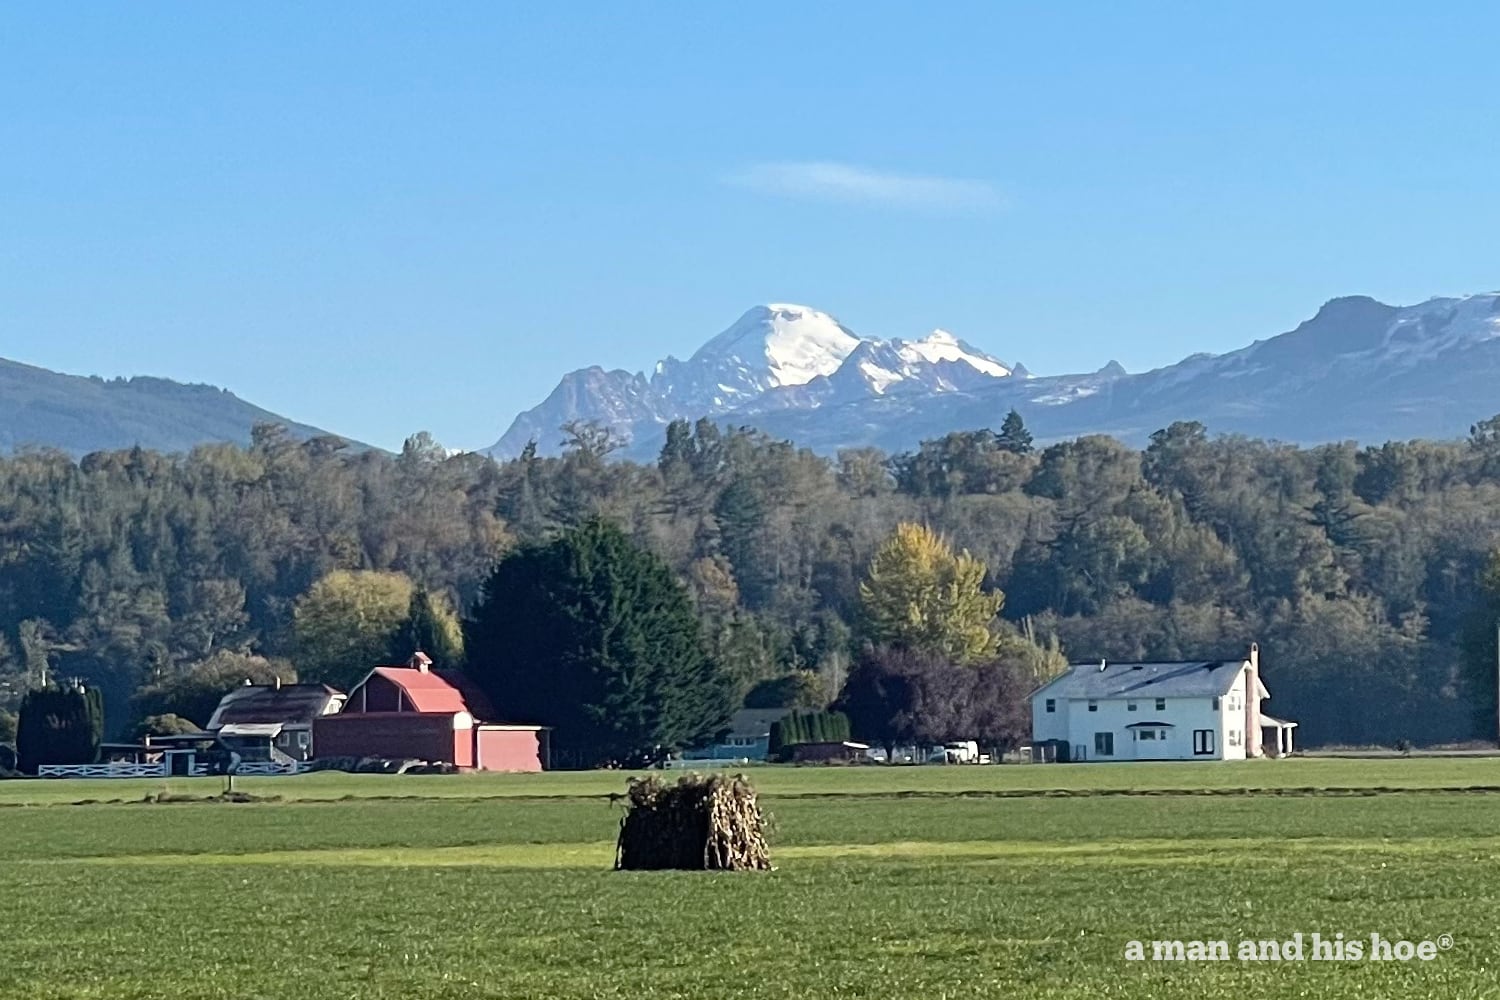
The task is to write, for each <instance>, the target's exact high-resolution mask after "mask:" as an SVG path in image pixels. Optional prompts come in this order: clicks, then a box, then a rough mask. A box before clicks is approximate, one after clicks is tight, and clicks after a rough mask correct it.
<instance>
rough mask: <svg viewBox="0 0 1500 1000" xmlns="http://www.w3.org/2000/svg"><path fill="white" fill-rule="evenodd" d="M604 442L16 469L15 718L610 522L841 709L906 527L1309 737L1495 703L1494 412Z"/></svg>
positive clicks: (1464, 721)
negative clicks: (495, 455)
mask: <svg viewBox="0 0 1500 1000" xmlns="http://www.w3.org/2000/svg"><path fill="white" fill-rule="evenodd" d="M604 440H605V439H604V438H602V437H598V436H591V435H586V434H585V435H579V436H578V437H577V439H576V440H575V441H574V442H573V445H572V446H571V447H570V448H569V449H568V450H567V451H566V452H565V454H563V455H562V456H560V457H556V458H539V457H537V456H536V455H534V454H530V453H528V454H525V455H523V456H522V457H520V458H518V459H516V460H513V461H510V462H507V463H504V464H497V463H495V462H493V461H491V460H490V459H488V458H484V457H481V456H476V455H459V456H453V457H450V456H448V455H447V454H446V452H445V451H444V450H443V449H442V448H440V447H438V446H437V445H436V444H435V443H433V442H432V441H431V440H430V439H428V438H426V437H425V436H419V437H418V438H414V439H413V440H412V441H411V442H409V443H408V447H407V448H406V449H405V450H404V451H403V453H402V454H401V455H399V456H392V455H386V454H383V453H379V452H372V451H365V452H357V451H355V450H353V449H350V448H347V447H340V446H339V444H338V442H336V441H333V440H330V439H327V438H320V439H314V440H311V441H307V442H301V441H298V440H296V439H294V438H292V437H290V436H287V435H285V434H280V433H275V432H273V431H270V430H264V429H263V430H261V431H260V432H259V433H257V435H256V438H255V441H254V442H253V443H252V444H251V445H250V446H248V447H236V446H229V445H219V446H209V447H202V448H198V449H195V450H193V451H191V452H189V453H187V454H184V455H181V456H175V457H164V456H162V455H160V454H156V453H154V452H150V451H142V450H131V451H119V452H104V453H96V454H91V455H88V456H86V457H84V458H83V459H81V460H73V459H70V458H68V457H66V456H65V455H62V454H60V453H55V452H53V453H25V454H20V455H17V456H15V457H12V458H8V459H4V460H0V635H3V637H4V641H3V643H0V679H3V684H4V685H5V688H6V690H7V691H8V694H6V695H5V699H6V703H5V704H4V705H3V706H0V707H4V708H9V709H13V707H14V700H15V696H16V693H17V692H19V691H20V690H21V689H22V688H23V687H24V686H25V685H27V684H28V683H34V682H35V681H36V679H37V678H38V676H39V675H40V672H41V671H42V670H43V669H46V670H47V671H48V672H49V673H50V675H51V676H54V677H57V676H69V675H72V676H80V677H84V678H87V679H90V680H91V681H93V682H95V683H97V684H99V685H101V686H103V687H104V688H105V690H106V694H107V700H108V705H109V709H108V711H109V724H110V728H111V730H113V731H119V730H120V729H123V728H125V727H126V725H127V723H128V722H129V713H130V712H131V711H133V710H134V709H133V708H132V704H131V702H130V701H129V696H130V695H131V693H132V692H133V691H135V689H136V688H137V687H139V686H141V685H144V684H149V683H153V682H156V683H159V682H161V681H162V680H164V679H170V678H172V677H174V676H176V675H179V674H181V673H182V672H184V671H187V670H189V669H191V668H192V667H193V666H194V665H195V664H197V663H199V662H201V661H203V660H205V659H206V658H209V657H212V656H214V655H216V654H217V655H223V654H225V653H229V654H235V655H238V654H244V653H253V654H263V655H266V656H273V657H290V658H292V660H293V661H294V662H295V661H296V659H297V655H298V651H297V649H296V648H295V647H294V646H293V643H292V638H291V636H292V631H291V621H292V617H291V616H292V610H293V606H294V602H295V601H296V599H297V598H298V596H299V595H301V594H303V593H304V592H305V591H307V589H308V588H309V587H310V586H312V585H313V583H314V582H315V581H317V580H319V579H320V578H322V577H324V576H325V574H328V573H329V572H330V571H332V570H335V569H340V568H344V569H380V570H393V571H398V572H399V573H403V574H406V575H407V576H408V577H410V578H412V579H413V580H415V581H416V582H418V583H420V584H422V585H424V586H425V587H426V588H428V589H430V590H432V591H434V592H446V593H447V594H448V595H449V596H450V597H451V598H452V599H453V600H454V601H455V602H456V603H457V604H458V605H459V606H460V607H469V606H472V603H473V602H474V600H475V597H476V594H477V590H478V588H479V585H480V582H481V580H482V579H484V577H485V574H486V573H487V571H488V570H489V568H490V567H491V566H492V565H493V562H494V560H495V559H496V558H497V557H498V556H499V555H500V554H501V553H503V552H504V551H506V550H507V548H509V547H510V546H513V545H515V544H516V543H517V542H518V541H519V540H523V539H529V538H537V537H540V536H543V535H545V534H547V533H548V532H550V531H553V530H555V529H556V528H557V527H558V526H560V525H566V524H572V523H577V522H579V521H581V520H582V519H583V518H585V517H587V516H589V515H592V514H596V513H597V514H601V515H604V516H606V517H609V518H612V519H614V520H616V521H617V522H619V523H620V524H621V525H623V526H624V527H625V528H626V530H627V531H628V532H629V533H630V534H631V535H632V536H634V537H635V538H636V539H637V540H639V541H640V542H642V543H644V544H646V545H647V546H649V547H650V548H651V549H653V550H655V551H656V552H657V553H659V554H660V555H661V556H662V557H664V558H665V559H666V560H667V562H668V563H669V564H670V566H671V567H672V568H673V569H674V570H675V571H676V572H677V573H678V574H679V575H680V577H681V578H682V579H683V580H684V581H686V583H687V584H688V586H689V588H690V590H691V592H692V594H693V596H694V599H695V601H696V603H697V607H698V609H699V613H700V614H701V615H702V617H703V619H704V622H705V624H706V626H707V630H708V635H709V644H710V646H711V651H712V653H713V655H714V656H715V657H717V658H718V659H719V661H720V662H721V663H723V664H724V665H725V666H726V668H727V669H729V670H730V671H731V672H732V673H733V675H734V676H735V678H736V680H737V682H738V683H739V685H740V688H741V690H745V689H748V688H749V686H750V685H751V684H752V683H754V682H757V681H759V680H762V679H770V678H775V677H778V676H781V675H796V676H800V677H802V678H803V679H804V680H806V679H808V677H809V676H811V677H814V678H816V680H817V681H818V682H819V684H820V686H821V690H822V691H823V692H824V694H825V696H827V697H831V696H832V694H833V693H834V692H836V691H837V689H838V686H839V684H840V683H841V681H842V676H843V671H844V670H845V669H846V667H847V664H848V662H849V660H848V655H847V654H848V650H849V647H850V635H851V626H853V625H854V624H855V609H856V607H857V604H858V600H859V596H858V592H859V583H860V580H861V577H862V576H863V574H864V572H865V569H866V567H867V565H868V563H869V560H870V558H871V555H872V553H873V552H874V551H875V549H876V547H877V545H878V544H879V543H880V542H881V541H882V540H883V539H884V538H886V536H887V535H888V534H889V533H890V532H891V531H892V530H893V528H894V527H895V526H896V525H897V524H898V523H900V522H903V521H916V522H926V523H927V524H929V525H931V526H932V527H934V528H936V529H938V530H940V531H941V532H942V533H944V534H945V535H946V536H947V537H948V539H949V540H950V541H951V542H952V543H953V544H954V546H955V547H960V548H966V549H968V550H970V551H971V552H972V553H973V554H974V555H975V556H977V557H979V558H980V559H982V560H983V561H984V562H985V564H986V565H987V566H988V584H989V585H990V586H993V587H998V588H1000V589H1002V590H1003V591H1004V592H1005V595H1006V597H1005V604H1004V608H1003V610H1002V615H1004V616H1006V617H1008V618H1009V619H1011V620H1012V621H1013V622H1016V623H1022V622H1023V621H1024V622H1027V623H1029V626H1030V628H1031V631H1032V633H1033V634H1034V635H1035V636H1036V637H1037V638H1038V639H1039V640H1040V641H1043V642H1046V641H1048V640H1049V639H1050V638H1051V637H1056V638H1057V639H1058V640H1060V641H1061V643H1062V645H1063V647H1064V649H1065V651H1066V653H1067V654H1068V655H1069V656H1070V657H1071V658H1073V659H1078V660H1095V659H1098V658H1101V657H1108V658H1111V659H1132V660H1140V659H1151V658H1185V657H1205V658H1207V657H1220V656H1233V655H1238V654H1239V653H1241V652H1242V651H1243V650H1244V649H1245V648H1246V647H1247V644H1248V643H1249V642H1250V641H1252V640H1256V641H1259V642H1260V643H1261V647H1262V650H1263V662H1264V674H1265V680H1266V683H1267V684H1268V686H1269V687H1270V689H1271V691H1272V693H1273V696H1274V697H1273V699H1272V701H1271V702H1270V703H1269V704H1268V706H1267V708H1268V710H1269V711H1271V712H1273V713H1274V714H1276V715H1278V716H1283V717H1288V718H1292V719H1296V720H1298V721H1300V722H1301V723H1302V729H1301V730H1300V731H1299V741H1300V742H1303V743H1304V744H1316V743H1329V742H1344V743H1366V742H1380V743H1386V744H1389V743H1392V742H1394V741H1396V740H1403V739H1405V740H1412V741H1434V740H1444V739H1458V738H1464V737H1468V736H1471V735H1474V734H1475V733H1476V729H1475V718H1476V715H1475V712H1474V711H1473V709H1472V708H1471V706H1480V705H1487V704H1491V703H1492V699H1493V697H1494V687H1493V684H1494V681H1493V673H1492V666H1491V665H1492V664H1493V662H1494V661H1493V655H1494V646H1493V641H1494V640H1493V634H1494V633H1493V624H1494V621H1495V615H1494V613H1493V612H1494V609H1495V607H1496V605H1497V598H1496V596H1495V589H1500V588H1496V587H1492V586H1488V585H1486V581H1484V580H1483V579H1482V577H1483V576H1484V570H1485V567H1486V564H1487V561H1488V560H1489V558H1490V554H1491V552H1492V550H1494V549H1495V547H1496V545H1497V544H1500V425H1497V424H1495V423H1490V424H1484V425H1480V427H1478V428H1477V429H1476V432H1475V433H1474V434H1473V435H1472V437H1471V438H1470V439H1469V440H1468V441H1465V442H1457V443H1451V444H1433V443H1424V442H1396V443H1390V444H1386V445H1381V446H1375V447H1364V448H1359V447H1355V446H1353V445H1328V446H1322V447H1316V448H1296V447H1290V446H1285V445H1279V444H1273V443H1268V442H1264V441H1258V440H1251V439H1245V438H1233V437H1213V436H1210V435H1209V434H1208V433H1206V432H1205V431H1204V429H1203V428H1202V427H1200V426H1198V425H1194V424H1176V425H1173V426H1171V427H1170V428H1167V429H1165V430H1163V431H1161V432H1159V433H1157V434H1156V435H1154V437H1153V439H1152V442H1151V444H1150V446H1149V447H1148V448H1146V449H1145V450H1144V451H1137V450H1133V449H1131V448H1128V447H1126V446H1124V445H1121V444H1119V443H1117V442H1116V441H1114V440H1111V439H1109V438H1103V437H1084V438H1079V439H1076V440H1071V441H1066V442H1062V443H1059V444H1056V445H1053V446H1050V447H1048V448H1046V449H1044V450H1040V451H1038V452H1032V451H1030V450H1029V447H1028V444H1027V441H1026V435H1025V432H1024V429H1023V428H1021V427H1019V426H1018V422H1016V423H1015V424H1013V425H1012V426H1009V427H1008V428H1007V430H1006V432H1005V433H1004V434H996V433H992V432H989V431H980V432H974V433H964V434H953V435H950V436H948V437H945V438H942V439H939V440H936V441H931V442H928V443H927V444H925V445H923V446H922V447H921V448H920V449H919V450H917V451H914V452H911V453H907V454H901V455H894V456H893V455H886V454H882V453H880V452H878V451H874V450H859V451H846V452H844V453H842V454H841V455H840V456H839V457H838V458H837V459H836V460H827V459H823V458H820V457H818V456H816V455H814V454H812V453H810V452H808V451H804V450H799V449H797V448H795V447H793V446H791V445H788V444H785V443H781V442H777V441H774V440H770V439H767V438H764V437H762V436H759V435H756V434H751V433H734V434H729V435H721V434H720V433H719V432H718V431H717V430H716V429H715V428H714V427H713V425H711V424H710V423H708V422H703V423H700V424H699V425H698V426H697V427H696V428H688V427H687V426H686V425H683V424H679V425H676V426H675V427H674V428H673V429H672V432H671V433H670V434H669V435H668V444H667V446H666V448H665V449H664V450H663V453H662V455H661V457H660V460H659V461H657V462H654V463H650V464H639V463H633V462H616V461H608V460H607V456H606V454H605V451H606V448H607V445H606V444H605V443H604ZM1496 582H1497V581H1496V580H1495V579H1494V578H1493V575H1492V578H1491V579H1490V580H1489V581H1488V583H1489V584H1495V583H1496ZM1466 638H1467V639H1469V640H1470V646H1469V647H1468V651H1469V655H1470V657H1471V660H1472V662H1474V663H1476V664H1479V665H1480V666H1479V667H1478V668H1477V669H1476V670H1475V672H1474V675H1473V677H1474V679H1473V683H1472V684H1471V683H1470V681H1469V678H1468V676H1467V675H1466V674H1465V672H1464V670H1463V664H1464V663H1465V662H1466V660H1465V645H1464V644H1465V641H1466ZM1486 643H1487V644H1488V645H1486ZM797 672H803V673H801V674H798V673H797ZM304 679H318V678H312V677H306V678H304ZM137 704H139V703H137ZM1486 735H1488V733H1486Z"/></svg>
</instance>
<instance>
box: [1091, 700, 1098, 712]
mask: <svg viewBox="0 0 1500 1000" xmlns="http://www.w3.org/2000/svg"><path fill="white" fill-rule="evenodd" d="M1089 711H1090V712H1097V711H1099V703H1098V702H1097V701H1091V702H1089Z"/></svg>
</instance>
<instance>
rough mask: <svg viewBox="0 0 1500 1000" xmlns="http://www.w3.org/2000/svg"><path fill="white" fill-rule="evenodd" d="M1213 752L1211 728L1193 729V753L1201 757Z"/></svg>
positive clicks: (1212, 732)
mask: <svg viewBox="0 0 1500 1000" xmlns="http://www.w3.org/2000/svg"><path fill="white" fill-rule="evenodd" d="M1213 752H1214V731H1213V730H1212V729H1194V730H1193V753H1195V754H1197V755H1198V756H1200V757H1202V756H1205V755H1207V754H1211V753H1213Z"/></svg>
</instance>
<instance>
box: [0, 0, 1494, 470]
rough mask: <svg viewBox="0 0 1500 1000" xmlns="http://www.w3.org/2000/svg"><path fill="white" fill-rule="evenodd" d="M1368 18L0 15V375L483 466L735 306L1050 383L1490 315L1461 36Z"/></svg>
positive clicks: (1484, 156)
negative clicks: (1462, 312)
mask: <svg viewBox="0 0 1500 1000" xmlns="http://www.w3.org/2000/svg"><path fill="white" fill-rule="evenodd" d="M1396 6H1398V5H1394V4H1372V3H1368V2H1364V3H1347V4H1334V3H1320V4H1306V3H1286V4H1274V3H1254V4H1251V3H1245V4H1219V3H1179V4H1124V3H1108V4H1103V3H1101V4H1049V3H1036V4H1026V5H999V4H991V3H975V4H948V3H936V4H934V3H923V4H901V5H887V4H875V3H848V4H840V5H821V4H819V5H811V4H804V3H786V4H782V3H764V2H763V3H755V4H737V5H729V4H705V3H702V2H693V3H681V4H667V3H647V4H619V3H610V4H605V3H568V4H543V3H530V4H522V3H476V4H452V3H448V4H409V3H408V4H389V5H384V4H373V3H358V4H337V3H317V4H308V5H298V6H293V5H277V4H234V5H231V4H201V3H192V4H187V3H184V4H163V3H155V4H150V3H142V4H111V5H104V4H72V5H54V4H45V3H37V4H30V5H24V6H23V5H20V4H9V5H6V6H4V7H0V356H4V357H7V358H12V359H15V360H20V361H26V362H29V363H33V364H39V365H44V366H46V367H49V368H55V369H59V370H63V371H68V372H76V373H80V374H93V373H97V374H103V375H120V374H126V375H128V374H158V375H165V376H170V377H173V378H178V379H184V380H190V381H205V382H212V383H215V384H219V385H225V386H228V387H229V388H231V389H233V390H234V391H235V392H237V393H238V394H240V395H241V396H244V397H246V398H247V399H250V400H252V401H254V402H257V403H259V404H261V405H263V406H266V407H269V408H270V409H273V410H276V411H278V412H281V413H284V414H286V415H287V416H290V417H293V418H296V419H299V420H304V421H308V422H311V423H315V424H318V425H320V426H323V427H326V428H328V429H330V430H334V431H338V432H340V433H344V434H347V435H350V436H353V437H357V438H361V439H364V440H366V441H369V442H371V443H374V444H378V445H382V446H386V447H398V446H399V445H400V442H401V440H402V439H403V438H404V437H405V436H406V435H407V434H409V433H411V432H414V431H416V430H420V429H427V430H431V431H432V432H433V433H434V434H435V435H437V437H438V438H439V440H441V441H443V442H444V443H446V444H448V445H450V446H456V447H482V446H485V445H488V444H490V443H491V442H493V441H494V440H495V439H496V438H497V437H498V436H499V435H500V433H501V432H502V431H503V430H504V429H505V427H506V425H507V424H508V422H509V420H510V418H511V417H512V416H513V415H514V414H515V413H516V412H517V411H518V410H520V409H523V408H525V407H529V406H531V405H532V404H534V403H536V402H538V401H540V400H541V399H542V398H543V397H544V396H545V395H546V393H547V392H549V391H550V390H551V389H552V387H553V386H554V385H555V384H556V382H557V379H558V377H559V376H560V375H562V374H563V373H564V372H565V371H568V370H570V369H573V368H576V367H581V366H584V365H588V364H602V365H605V366H608V367H625V368H629V369H632V370H635V369H640V368H645V367H648V366H649V365H650V364H651V363H652V362H653V361H654V360H656V359H657V358H658V357H660V356H662V355H664V354H667V353H675V354H677V355H678V356H679V357H681V356H685V355H686V354H688V353H690V352H691V351H692V350H693V349H694V348H695V347H696V346H697V345H698V344H699V343H701V342H702V341H704V340H706V339H707V338H708V337H709V336H711V335H712V334H714V333H716V332H718V331H719V330H720V329H722V328H724V327H725V326H727V325H728V324H729V323H730V322H732V321H733V320H734V319H735V318H736V317H737V316H738V315H739V314H740V312H742V311H743V310H744V309H745V308H747V307H748V306H750V305H752V304H755V303H757V302H765V301H792V302H803V303H806V304H809V305H814V306H817V307H819V308H822V309H825V310H827V311H830V312H832V313H834V314H835V315H837V316H838V317H839V318H840V319H842V320H843V321H844V322H845V323H846V324H848V325H850V326H852V327H853V328H854V329H855V330H857V331H859V332H861V333H866V334H872V335H880V336H913V335H919V334H921V333H924V332H925V331H927V330H929V329H931V328H932V327H934V326H942V327H945V328H947V329H951V330H953V331H954V332H956V333H958V334H959V335H960V336H962V337H964V338H965V339H967V340H969V341H971V342H973V343H974V344H976V345H977V346H979V347H982V348H984V349H986V350H988V351H990V352H991V353H993V354H995V355H997V356H999V357H1001V358H1003V359H1005V360H1008V361H1016V360H1020V361H1024V362H1025V363H1026V364H1027V366H1028V367H1030V368H1031V369H1032V370H1033V371H1035V372H1038V373H1055V372H1062V371H1077V370H1085V369H1093V368H1097V367H1099V366H1100V365H1102V364H1104V363H1105V362H1106V361H1108V360H1109V359H1111V358H1117V359H1119V360H1120V361H1121V362H1122V363H1124V364H1125V365H1126V367H1127V368H1130V369H1131V370H1139V369H1143V368H1147V367H1152V366H1156V365H1161V364H1166V363H1170V362H1172V361H1175V360H1177V359H1179V358H1180V357H1182V356H1183V355H1185V354H1189V353H1192V352H1194V351H1200V350H1211V351H1222V350H1228V349H1232V348H1234V347H1238V346H1241V345H1243V344H1244V343H1247V342H1248V341H1250V340H1252V339H1255V338H1257V337H1264V336H1269V335H1271V334H1274V333H1276V332H1279V331H1282V330H1285V329H1289V328H1290V327H1292V326H1293V325H1295V324H1296V323H1297V322H1298V321H1300V320H1301V319H1303V318H1305V317H1306V316H1308V315H1310V314H1311V313H1312V312H1313V311H1314V310H1315V309H1316V308H1317V306H1318V305H1319V304H1320V303H1321V302H1323V301H1324V300H1326V299H1328V298H1330V297H1332V296H1335V295H1342V294H1351V293H1366V294H1372V295H1375V296H1377V297H1380V298H1383V299H1385V300H1387V301H1395V302H1410V301H1417V300H1420V299H1424V298H1427V297H1429V296H1432V295H1437V294H1458V293H1466V292H1474V291H1483V290H1491V289H1494V288H1496V287H1500V251H1497V246H1500V237H1497V234H1500V115H1497V107H1500V83H1497V80H1500V76H1497V67H1500V57H1497V55H1496V49H1495V39H1496V38H1497V37H1500V12H1497V8H1496V7H1495V6H1494V5H1493V4H1481V3H1473V4H1462V3H1441V4H1421V5H1417V4H1404V5H1399V6H1400V7H1402V8H1404V11H1401V12H1393V11H1391V10H1389V9H1387V8H1391V7H1396ZM814 7H816V8H817V9H811V8H814Z"/></svg>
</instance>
